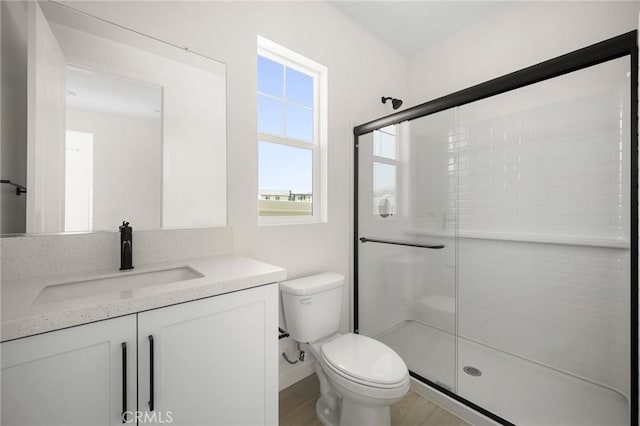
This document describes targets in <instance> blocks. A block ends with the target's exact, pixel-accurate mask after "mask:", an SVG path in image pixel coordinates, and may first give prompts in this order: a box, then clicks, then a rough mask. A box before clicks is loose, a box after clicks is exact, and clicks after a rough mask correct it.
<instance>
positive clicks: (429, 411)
mask: <svg viewBox="0 0 640 426" xmlns="http://www.w3.org/2000/svg"><path fill="white" fill-rule="evenodd" d="M319 397H320V388H319V385H318V378H317V377H316V375H315V374H313V375H311V376H309V377H307V378H306V379H304V380H302V381H300V382H298V383H296V384H294V385H293V386H290V387H288V388H286V389H284V390H283V391H281V392H280V426H322V423H320V420H319V419H318V417H317V416H316V411H315V410H316V409H315V405H316V400H317V399H318V398H319ZM391 424H392V425H393V426H418V425H422V426H469V424H468V423H466V422H464V421H463V420H461V419H459V418H458V417H456V416H454V415H453V414H451V413H450V412H448V411H446V410H445V409H443V408H441V407H439V406H438V405H436V404H434V403H433V402H431V401H429V400H428V399H425V398H423V397H422V396H420V395H418V394H417V393H415V392H414V391H409V393H408V394H407V396H405V397H404V398H403V399H402V400H401V401H400V402H398V403H396V404H393V405H392V406H391ZM363 426H369V425H363Z"/></svg>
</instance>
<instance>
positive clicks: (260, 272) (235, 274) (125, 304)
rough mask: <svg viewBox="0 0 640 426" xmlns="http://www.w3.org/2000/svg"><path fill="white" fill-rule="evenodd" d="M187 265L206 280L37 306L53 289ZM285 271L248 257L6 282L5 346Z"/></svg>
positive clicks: (271, 278)
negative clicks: (42, 293)
mask: <svg viewBox="0 0 640 426" xmlns="http://www.w3.org/2000/svg"><path fill="white" fill-rule="evenodd" d="M183 266H187V267H190V268H192V269H195V270H196V271H198V272H200V273H201V274H202V275H204V276H203V277H200V278H194V279H190V280H186V281H180V282H176V283H167V284H160V285H154V286H148V287H143V288H139V289H135V290H127V291H115V292H110V293H102V294H96V295H92V296H88V297H82V298H77V299H72V300H64V301H59V302H50V303H33V302H34V301H35V299H36V298H37V297H38V295H39V294H40V293H41V292H42V290H43V289H44V288H45V287H47V286H50V285H56V284H63V283H67V282H70V281H80V280H89V279H99V278H102V277H108V276H113V275H115V274H136V273H141V272H146V271H155V270H159V269H171V268H178V267H183ZM286 276H287V272H286V270H284V269H282V268H280V267H277V266H273V265H269V264H267V263H263V262H259V261H257V260H253V259H250V258H247V257H242V256H236V255H225V256H216V257H206V258H199V259H189V260H182V261H171V262H163V263H157V264H147V265H141V266H136V268H135V269H134V270H132V271H125V272H119V271H117V269H115V268H114V269H112V270H101V271H92V272H91V273H76V274H64V275H57V276H56V275H54V276H48V277H39V278H30V279H19V280H12V281H4V280H3V282H2V288H1V292H2V311H1V312H2V316H1V324H2V327H1V330H0V339H1V340H2V341H7V340H12V339H17V338H21V337H26V336H31V335H35V334H39V333H44V332H48V331H54V330H59V329H62V328H67V327H71V326H76V325H82V324H87V323H90V322H94V321H100V320H105V319H109V318H115V317H119V316H123V315H128V314H134V313H137V312H142V311H146V310H150V309H155V308H160V307H164V306H169V305H174V304H176V303H182V302H188V301H191V300H196V299H201V298H204V297H211V296H216V295H220V294H224V293H230V292H234V291H238V290H245V289H249V288H252V287H258V286H261V285H265V284H269V283H274V282H278V281H282V280H284V279H286Z"/></svg>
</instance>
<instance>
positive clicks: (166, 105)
mask: <svg viewBox="0 0 640 426" xmlns="http://www.w3.org/2000/svg"><path fill="white" fill-rule="evenodd" d="M6 3H8V2H3V3H2V15H0V16H1V17H2V27H1V30H2V103H3V115H2V144H1V145H0V146H1V149H2V170H3V171H2V173H3V176H2V179H3V181H4V180H11V181H12V182H16V183H18V184H20V185H23V186H26V187H27V189H28V191H27V193H26V194H21V195H16V191H15V187H11V188H9V186H10V185H7V184H3V185H2V192H1V199H0V201H1V205H2V215H0V218H1V219H2V224H1V229H0V231H1V233H2V234H8V233H24V232H27V233H52V232H53V233H58V232H66V231H97V230H115V229H116V227H117V224H118V223H120V221H122V220H124V219H126V220H127V221H130V222H131V223H132V224H134V225H135V226H136V229H159V228H177V227H203V226H225V225H226V117H225V114H226V105H225V104H226V99H225V96H226V88H225V72H226V70H225V65H224V64H222V63H219V62H217V61H214V60H211V59H209V58H206V57H203V56H201V55H198V54H194V53H192V52H189V51H188V50H186V49H182V48H177V47H175V46H173V45H170V44H167V43H164V42H161V41H158V40H156V39H152V38H150V37H146V36H144V35H141V34H139V33H136V32H133V31H130V30H127V29H124V28H122V27H120V26H117V25H114V24H111V23H108V22H106V21H102V20H100V19H97V18H94V17H91V16H88V15H85V14H83V13H80V12H77V11H75V10H73V9H71V8H68V7H65V6H62V5H59V4H55V3H51V2H10V3H11V4H6ZM27 59H28V60H27ZM6 105H12V106H13V105H15V106H17V107H18V111H17V112H11V113H7V114H5V113H4V111H5V108H4V107H5V106H6ZM5 174H6V176H5ZM203 194H207V195H206V196H203Z"/></svg>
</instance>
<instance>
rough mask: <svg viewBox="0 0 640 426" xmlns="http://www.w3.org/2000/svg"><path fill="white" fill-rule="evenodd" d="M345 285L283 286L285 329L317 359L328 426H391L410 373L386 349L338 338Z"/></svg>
mask: <svg viewBox="0 0 640 426" xmlns="http://www.w3.org/2000/svg"><path fill="white" fill-rule="evenodd" d="M343 285H344V277H343V276H341V275H339V274H334V273H325V274H318V275H314V276H311V277H306V278H300V279H296V280H291V281H285V282H283V283H280V289H281V291H282V296H283V307H284V311H285V321H286V323H287V328H288V331H289V333H290V335H291V337H292V338H293V339H294V340H296V341H298V342H300V343H302V344H303V347H304V348H305V349H306V350H309V351H310V352H311V353H312V354H313V355H314V358H315V361H314V370H315V372H316V374H317V375H318V380H319V382H320V394H321V396H320V398H319V399H318V401H317V403H316V413H317V414H318V417H319V418H320V420H321V421H322V423H323V424H324V425H326V426H351V425H353V426H361V425H372V426H373V425H380V426H389V425H390V424H391V416H390V406H391V404H393V403H395V402H397V401H399V400H400V399H402V397H404V396H405V395H406V393H407V392H408V391H409V372H408V369H407V366H406V364H405V363H404V361H403V360H402V358H400V356H399V355H398V354H397V353H396V352H395V351H393V350H392V349H391V348H389V347H388V346H386V345H384V344H383V343H381V342H379V341H377V340H374V339H371V338H369V337H366V336H362V335H359V334H354V333H346V334H341V333H337V330H338V323H339V313H340V310H341V309H340V307H341V303H342V287H343ZM336 308H337V309H336Z"/></svg>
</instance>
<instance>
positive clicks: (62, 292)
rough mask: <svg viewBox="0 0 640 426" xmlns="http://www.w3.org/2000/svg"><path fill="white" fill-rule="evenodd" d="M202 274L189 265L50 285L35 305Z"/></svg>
mask: <svg viewBox="0 0 640 426" xmlns="http://www.w3.org/2000/svg"><path fill="white" fill-rule="evenodd" d="M202 277H204V275H202V274H201V273H200V272H198V271H196V270H194V269H192V268H190V267H188V266H182V267H177V268H171V269H161V270H155V271H143V272H123V273H122V274H121V275H113V276H109V277H104V278H95V279H88V280H83V281H72V282H66V283H62V284H54V285H50V286H47V287H45V288H44V289H42V291H41V292H40V294H38V297H36V298H35V300H34V301H33V304H43V303H51V302H61V301H64V300H72V299H80V298H83V297H89V296H96V295H100V294H106V293H119V292H126V291H131V290H136V289H140V288H144V287H151V286H155V285H160V284H168V283H175V282H180V281H188V280H193V279H196V278H202Z"/></svg>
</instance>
